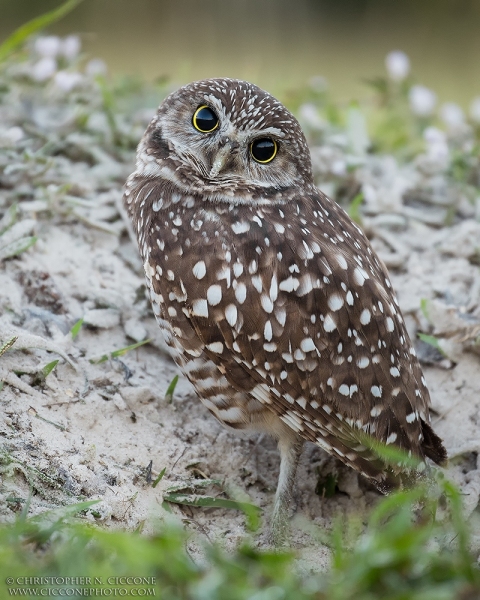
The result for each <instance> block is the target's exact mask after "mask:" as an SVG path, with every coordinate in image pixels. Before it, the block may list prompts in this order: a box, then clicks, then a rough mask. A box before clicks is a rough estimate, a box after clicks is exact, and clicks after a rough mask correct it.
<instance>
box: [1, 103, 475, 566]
mask: <svg viewBox="0 0 480 600" xmlns="http://www.w3.org/2000/svg"><path fill="white" fill-rule="evenodd" d="M5 110H6V109H4V113H5ZM42 118H44V116H42ZM39 119H40V117H38V119H37V121H38V122H37V126H38V128H41V126H43V125H42V123H43V122H40V121H41V120H39ZM142 119H143V120H142ZM16 122H17V123H18V121H16ZM38 123H40V124H38ZM144 124H145V117H144V116H143V117H142V118H139V119H138V120H137V123H136V127H137V129H135V130H134V134H132V135H138V134H139V132H141V129H142V127H144ZM12 126H13V123H12ZM63 126H65V125H63ZM66 127H67V133H65V132H63V133H62V132H61V131H60V132H57V133H58V139H64V140H67V141H66V142H65V144H66V146H68V144H70V146H68V148H69V149H68V151H67V150H65V147H64V149H63V150H60V151H59V152H58V154H57V155H55V156H60V158H55V159H53V160H55V161H56V162H54V165H53V167H52V170H51V171H50V172H49V173H53V174H51V175H48V176H45V175H43V174H42V175H37V180H35V177H34V176H33V175H31V172H32V171H35V169H36V168H37V166H38V165H37V163H36V162H35V161H33V163H31V164H29V166H28V169H29V176H28V177H27V176H24V177H23V178H20V176H17V175H15V172H10V171H9V170H8V169H7V168H6V165H7V163H8V160H9V159H8V153H9V152H10V153H12V152H16V150H15V144H17V145H18V144H21V143H22V142H21V141H20V142H17V141H15V140H14V142H12V143H10V142H8V143H4V148H6V150H5V152H6V156H7V159H5V160H4V162H3V164H2V165H1V167H2V169H3V170H2V171H0V173H2V175H1V177H0V210H1V213H0V214H2V213H5V212H6V210H7V207H8V206H10V205H11V204H12V202H13V199H15V200H16V201H17V202H18V203H19V210H20V217H21V219H20V221H19V223H21V224H23V225H22V226H23V227H24V230H25V232H29V231H32V232H35V235H36V236H37V237H38V241H37V242H36V244H35V245H34V246H33V247H32V248H30V249H29V250H27V251H26V252H23V253H22V254H20V255H19V256H17V257H13V258H8V259H6V260H4V261H3V262H2V263H0V264H1V267H0V314H1V316H0V340H1V341H3V342H5V341H6V340H7V339H10V338H11V337H12V336H17V340H16V342H15V344H14V345H13V347H12V348H11V349H10V350H8V351H7V352H6V353H5V354H4V355H3V356H1V357H0V375H1V378H2V379H3V381H4V382H5V383H4V386H3V389H2V391H1V392H0V411H1V415H2V419H1V421H0V436H1V437H0V441H1V452H2V454H1V455H0V456H1V458H0V477H1V479H0V519H1V520H2V521H11V520H13V519H14V518H15V515H16V513H18V511H19V510H21V508H22V506H23V505H24V503H25V501H26V500H27V498H28V496H29V493H30V491H31V492H32V498H31V508H30V514H31V515H34V514H38V513H40V512H42V511H45V510H47V509H50V508H53V507H57V506H59V505H64V504H68V503H73V502H78V501H80V500H83V499H89V500H90V499H99V500H100V503H99V504H97V505H96V506H95V507H94V509H93V511H94V512H90V513H88V514H87V515H86V518H87V519H90V520H91V521H96V522H97V523H100V524H102V525H104V526H106V527H113V528H121V529H127V530H134V529H136V528H137V527H139V526H142V527H143V531H145V532H150V531H152V530H154V529H155V527H156V526H157V521H158V519H159V518H160V519H161V518H164V517H165V515H166V514H167V513H166V511H165V508H164V507H163V506H162V502H163V495H164V493H165V492H166V490H167V489H168V488H169V487H170V486H172V485H174V484H179V483H182V482H184V483H185V482H187V483H188V482H189V481H191V480H192V478H193V479H195V478H196V479H201V478H212V479H218V480H220V481H221V482H223V485H224V489H226V490H227V491H228V492H229V494H230V497H237V496H238V497H242V498H244V497H247V495H248V498H249V499H250V501H251V502H252V503H254V504H256V505H257V506H259V507H261V508H262V509H263V514H264V516H265V517H266V518H267V517H268V515H269V511H270V509H271V506H272V501H273V495H274V490H275V487H276V481H277V477H278V469H279V456H278V453H277V450H276V448H275V444H274V443H273V442H272V441H271V440H269V439H267V438H259V437H258V436H255V435H252V436H250V437H248V436H245V437H241V436H239V435H238V434H237V433H235V432H230V431H227V430H226V429H225V428H223V427H222V426H221V425H220V424H219V423H217V422H216V420H215V419H214V417H213V416H211V414H210V413H209V412H208V411H207V409H206V408H204V407H203V406H202V404H201V403H200V401H199V400H198V398H197V397H196V395H195V393H194V392H193V389H192V387H191V386H190V384H189V383H188V382H187V381H186V380H185V379H184V378H183V377H180V380H179V383H178V385H177V388H176V389H175V393H174V396H173V400H172V401H171V402H168V401H167V400H166V399H165V392H166V390H167V387H168V385H169V384H170V382H171V381H172V379H173V377H174V376H175V375H176V374H178V370H177V368H176V366H175V365H174V363H173V362H172V361H171V360H170V358H169V357H168V354H167V352H166V348H165V346H164V343H163V341H162V339H161V334H160V331H159V330H158V327H157V325H156V323H155V320H154V318H153V314H152V312H151V309H150V306H149V305H148V303H147V301H146V299H145V290H144V284H143V275H142V272H141V265H140V261H139V259H138V257H137V250H136V248H135V247H134V246H133V244H132V243H131V241H130V239H129V237H128V235H127V231H126V228H125V224H124V223H123V221H122V219H121V218H120V217H119V210H118V206H119V201H120V199H121V194H122V191H121V187H122V182H123V181H124V179H125V178H126V176H127V175H128V173H129V172H130V170H132V167H133V160H134V155H133V152H132V151H131V150H129V151H128V152H126V153H125V154H124V155H123V156H122V158H121V159H119V160H113V158H111V157H105V156H100V157H98V156H97V157H96V158H95V160H94V161H92V160H86V159H85V156H83V155H82V153H81V152H79V153H77V154H75V152H74V150H72V147H73V148H77V149H78V148H83V149H84V147H85V140H83V141H82V140H80V141H79V140H78V139H77V138H75V137H74V136H75V131H74V127H73V125H72V124H68V119H67V125H66ZM68 127H70V129H68ZM99 127H100V129H101V127H103V125H102V124H101V125H99ZM92 128H93V129H94V126H93V125H92ZM23 131H24V135H23V137H22V139H23V140H24V141H25V140H27V139H30V138H31V137H32V136H34V134H31V133H29V130H28V129H27V128H26V127H24V130H23ZM78 135H80V134H78ZM62 136H63V138H62ZM65 136H66V137H65ZM10 137H11V138H12V137H13V136H10ZM10 141H11V140H10ZM9 144H10V145H9ZM75 144H76V146H75ZM327 150H328V148H327ZM19 152H20V150H19ZM332 152H334V151H333V150H332ZM10 156H11V155H10ZM16 156H17V157H18V156H19V154H17V155H16ZM313 156H314V164H315V168H316V172H317V176H318V179H319V181H320V182H322V180H323V178H324V175H325V170H328V165H327V166H325V165H326V164H327V163H328V160H330V158H331V157H330V155H328V152H327V151H326V150H325V148H324V149H322V148H321V147H316V148H313ZM388 160H389V161H391V160H393V159H391V158H388ZM59 161H60V162H59ZM62 161H63V162H62ZM92 162H93V166H92ZM389 165H390V162H389V163H388V164H387V165H386V166H385V165H383V166H382V165H381V164H380V167H379V163H378V162H377V163H375V164H374V163H373V161H372V162H371V163H368V162H367V163H366V166H365V167H364V168H363V170H362V169H360V170H359V171H358V172H357V175H356V177H357V183H358V184H359V185H360V186H363V189H364V190H365V191H366V192H367V193H366V203H365V207H364V208H365V211H364V217H363V226H364V228H365V230H366V231H367V233H368V235H369V236H370V237H371V239H372V241H373V244H374V246H375V248H376V249H377V250H378V252H379V253H380V255H381V256H382V258H383V259H384V260H385V262H386V263H387V265H388V266H389V267H390V271H391V276H392V280H393V283H394V286H395V288H396V290H397V292H398V296H399V301H400V305H401V307H402V310H403V312H404V315H405V318H406V320H407V324H408V328H409V330H410V333H411V335H412V336H413V337H416V334H417V331H418V330H420V331H423V332H425V333H429V334H432V335H435V336H436V338H437V339H438V340H439V344H440V346H441V348H442V349H443V351H444V353H445V354H446V356H444V355H443V354H442V353H440V352H439V351H438V350H435V349H434V348H432V346H430V345H428V344H426V343H424V342H421V341H418V343H417V350H418V353H419V355H420V357H421V360H422V362H423V366H424V370H425V376H426V379H427V382H428V385H429V388H430V390H431V395H432V402H433V406H432V409H433V413H432V415H433V416H432V420H433V424H434V427H435V430H436V431H437V433H438V434H439V435H440V436H441V437H442V438H443V439H444V441H445V445H446V447H447V449H448V452H449V455H450V457H451V461H450V466H449V468H448V475H449V476H450V477H451V478H452V479H453V480H454V481H455V482H456V483H457V484H458V485H459V486H460V488H461V489H462V491H463V493H464V494H465V495H464V499H465V510H466V512H467V514H470V513H472V512H473V511H475V510H476V508H477V505H478V501H479V494H480V463H479V462H478V461H479V459H478V452H479V449H480V430H479V425H480V423H479V419H480V412H479V405H480V377H479V371H480V350H479V336H480V304H479V298H480V268H479V262H480V261H479V256H480V255H479V247H480V223H479V220H478V217H479V214H480V211H478V207H477V208H475V206H470V207H469V208H465V207H464V206H463V205H462V204H461V203H460V205H459V206H458V205H457V207H456V212H455V215H454V218H453V219H452V223H453V224H451V225H449V226H447V227H439V226H438V225H437V224H435V223H434V226H432V225H431V224H429V223H428V219H424V218H417V217H418V214H417V213H419V211H420V210H421V209H422V207H420V208H418V206H415V202H413V203H412V202H410V201H409V198H410V199H411V197H412V194H410V196H409V193H408V191H409V189H410V188H411V189H418V187H419V186H421V185H427V184H426V183H425V182H426V181H427V179H428V181H427V183H428V182H431V177H433V175H431V174H429V175H428V177H427V176H425V177H426V179H425V181H423V183H422V182H420V183H419V182H418V181H414V182H413V183H410V184H409V183H408V181H407V184H405V186H404V188H405V189H403V188H402V189H401V190H400V192H399V193H398V194H397V195H396V196H395V194H394V192H395V190H396V189H397V188H395V186H391V185H390V184H389V182H388V177H391V174H389V173H390V172H389V168H390V167H389ZM401 172H402V171H401V169H400V167H398V169H397V171H395V173H397V175H398V173H400V174H401ZM42 173H43V172H42ZM99 173H100V174H99ZM374 175H375V177H376V179H375V182H377V183H375V182H374V183H375V185H376V188H375V189H376V190H377V192H378V193H377V194H373V193H371V188H372V185H374V184H372V177H374ZM397 175H394V176H395V177H397ZM39 177H43V180H42V185H43V187H41V188H40V187H38V185H37V183H36V181H37V182H38V178H39ZM45 177H46V179H45ZM49 177H50V179H49ZM382 177H383V179H382ZM385 178H387V181H386V182H385ZM429 178H430V179H429ZM64 181H70V183H71V185H72V186H73V187H72V188H70V190H69V192H68V193H69V194H70V195H72V194H73V195H74V196H75V197H76V198H84V199H87V200H88V201H89V202H90V204H88V206H85V207H82V206H81V207H80V208H79V209H78V210H77V212H72V211H67V210H63V208H64V204H62V202H63V200H62V198H63V196H64V195H65V191H62V189H61V184H62V182H64ZM72 182H73V183H72ZM378 182H380V183H378ZM375 185H374V187H375ZM22 186H23V187H22ZM368 186H370V188H369V187H368ZM382 186H383V187H382ZM325 189H327V190H328V189H331V188H329V187H328V183H326V184H325ZM382 189H385V190H387V191H386V192H385V196H384V198H385V202H384V203H383V204H382V201H381V199H382V196H381V194H380V192H381V191H382ZM397 191H398V190H397ZM413 197H414V199H415V196H413ZM378 198H380V200H379V199H378ZM42 202H43V204H42ZM62 207H63V208H62ZM427 208H428V207H427ZM422 210H423V209H422ZM429 210H430V209H426V212H425V214H429V212H428V211H429ZM433 210H435V211H438V210H442V207H441V208H440V209H438V207H434V208H433ZM415 211H417V212H415ZM476 211H477V212H476ZM79 215H81V218H80V217H79ZM425 221H427V222H425ZM99 224H100V226H99ZM0 229H1V228H0ZM0 239H1V238H0ZM0 246H1V244H0ZM422 299H424V300H425V301H424V302H423V305H422V306H423V310H422V309H421V301H422ZM81 318H83V319H84V324H83V326H82V328H81V330H80V332H79V334H78V336H77V337H76V338H75V339H72V336H71V334H70V333H69V331H70V329H71V327H72V326H73V325H74V324H75V323H76V321H77V320H78V319H81ZM144 339H150V340H151V341H150V343H149V344H147V345H145V346H142V347H140V348H138V349H136V350H132V351H130V352H128V353H127V354H125V355H124V356H121V357H118V358H110V359H108V360H106V361H104V362H101V363H92V362H91V360H94V359H98V358H99V357H101V356H102V355H103V354H108V353H110V352H111V351H114V350H118V349H120V348H123V347H125V346H127V345H129V344H133V343H135V342H138V341H141V340H144ZM55 359H59V363H58V365H57V367H56V368H55V369H54V371H53V372H52V373H50V374H49V375H48V376H47V378H46V380H45V379H43V380H42V378H41V377H39V375H38V372H39V371H40V370H41V369H42V368H43V367H44V366H45V365H46V364H48V363H50V362H51V361H53V360H55ZM149 465H151V467H149ZM162 469H165V476H164V477H163V479H162V480H161V481H160V483H159V484H158V485H157V486H156V487H153V485H152V481H154V480H155V479H156V478H157V477H158V475H159V473H160V472H161V471H162ZM329 474H334V475H335V476H337V477H338V485H337V490H336V492H335V494H334V495H333V496H332V497H329V498H322V497H320V496H319V495H317V494H316V493H315V489H316V486H317V482H318V481H319V480H325V478H326V477H327V476H328V475H329ZM202 493H207V494H209V495H214V496H218V495H221V494H222V488H221V487H218V486H217V487H215V486H213V487H211V488H208V489H207V491H203V492H202ZM379 497H380V496H379V494H378V493H377V492H376V491H375V490H373V489H372V488H371V487H370V486H369V485H368V484H367V483H366V482H365V481H362V480H360V479H359V477H358V476H357V475H356V474H355V473H354V472H353V471H351V470H350V469H348V468H346V467H344V466H343V465H341V464H339V463H338V462H337V461H335V460H333V459H331V458H330V457H328V456H327V455H326V454H325V453H324V452H323V451H321V450H320V449H319V448H317V447H315V446H313V445H306V446H305V451H304V454H303V457H302V460H301V465H300V468H299V470H298V475H297V492H296V517H295V519H294V522H293V538H292V545H293V546H294V547H296V548H298V549H299V551H300V553H301V555H302V556H303V557H304V559H305V560H306V563H305V564H307V566H311V567H312V568H315V569H318V568H324V567H325V565H327V564H328V556H329V555H328V550H327V548H326V547H324V546H322V545H321V544H320V543H318V542H315V541H314V539H313V537H312V536H311V535H309V534H308V533H306V532H305V527H306V526H305V523H314V524H315V525H316V526H317V527H318V528H319V530H320V531H321V532H322V531H326V530H329V529H330V528H331V527H332V524H333V521H334V519H336V518H339V517H340V518H342V517H343V516H345V517H346V516H348V515H352V514H358V513H360V514H362V513H364V512H365V511H366V509H368V508H369V507H370V506H372V505H373V504H374V503H375V502H377V501H378V499H379ZM171 510H172V512H173V513H174V514H175V515H177V517H178V518H180V519H182V520H183V521H184V523H185V527H186V528H187V529H188V530H189V531H191V532H192V534H193V533H194V532H195V536H193V535H192V544H195V543H196V542H195V541H194V538H196V537H197V536H199V537H200V538H201V539H204V540H206V541H207V542H208V541H209V540H219V541H221V543H222V544H223V545H224V546H225V547H226V548H231V547H233V546H234V545H236V544H238V542H239V541H240V540H241V539H243V538H244V537H245V536H246V535H249V534H248V532H247V530H246V526H245V517H244V515H243V514H242V513H241V512H239V511H235V510H226V509H204V508H196V507H195V508H192V507H187V506H176V505H175V506H174V505H171ZM265 520H266V519H264V521H265ZM475 536H476V537H475ZM255 539H256V542H257V543H258V544H259V545H260V546H264V545H265V543H266V542H265V533H264V532H263V531H261V532H260V533H257V534H256V538H255ZM475 540H476V542H478V543H476V547H477V549H478V548H480V532H479V533H478V535H477V534H475V533H474V541H475Z"/></svg>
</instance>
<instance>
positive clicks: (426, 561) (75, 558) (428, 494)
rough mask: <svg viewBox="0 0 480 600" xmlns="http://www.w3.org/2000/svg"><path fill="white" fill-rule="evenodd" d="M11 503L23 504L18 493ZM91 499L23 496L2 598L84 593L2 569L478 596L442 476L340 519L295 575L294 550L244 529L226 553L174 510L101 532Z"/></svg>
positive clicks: (231, 596) (254, 594)
mask: <svg viewBox="0 0 480 600" xmlns="http://www.w3.org/2000/svg"><path fill="white" fill-rule="evenodd" d="M11 502H12V503H14V502H17V503H18V505H20V506H21V505H22V502H20V499H18V498H12V499H11ZM94 505H95V502H84V503H81V504H77V505H73V506H69V507H64V508H61V509H57V510H53V511H50V512H46V513H43V514H42V515H41V516H39V517H31V518H27V517H26V513H27V511H28V501H27V502H25V503H23V510H22V511H21V512H20V514H19V515H18V517H17V520H16V521H15V522H14V523H12V524H10V525H4V526H2V527H1V528H0V597H2V598H6V597H8V591H7V589H8V588H9V587H10V588H14V587H17V588H20V587H21V588H23V589H27V588H28V587H31V588H36V589H37V590H40V589H41V588H47V587H56V588H60V587H63V588H70V589H71V590H73V591H68V597H71V598H80V597H82V596H81V595H78V594H76V593H75V591H74V588H75V587H77V588H79V587H80V588H81V587H82V586H78V585H77V586H75V585H73V584H72V585H63V586H61V585H57V586H52V585H50V586H48V585H43V586H42V585H36V586H35V585H19V584H18V585H17V584H15V583H14V584H12V585H11V586H8V585H7V584H6V583H5V582H6V579H7V578H8V577H10V578H12V579H13V580H14V582H15V581H16V580H17V578H20V577H26V576H28V577H49V576H50V577H52V576H57V577H62V578H66V577H80V576H82V577H89V578H90V579H91V584H87V585H84V586H83V587H88V588H97V589H99V590H102V589H103V590H105V589H106V588H123V589H129V590H131V589H132V588H135V589H136V591H137V592H138V590H139V589H140V588H142V590H144V589H151V590H155V596H156V597H158V598H164V599H166V600H174V599H175V600H177V599H183V598H185V599H189V600H190V599H191V600H203V599H209V600H210V599H212V600H213V599H218V600H237V599H238V600H240V599H242V600H243V599H245V600H246V599H252V600H253V599H255V600H260V599H261V600H267V599H272V600H275V599H277V598H278V599H280V598H292V599H295V600H297V599H298V600H303V599H305V600H306V599H318V600H327V599H328V600H455V599H458V600H468V599H472V600H473V599H475V598H478V597H480V571H479V569H478V568H477V566H476V564H475V561H474V559H473V557H472V555H471V554H470V551H469V543H470V539H469V531H470V525H469V523H468V522H467V521H466V520H465V519H464V518H463V516H462V507H461V495H460V493H459V492H458V490H457V489H456V488H455V487H454V486H453V485H452V484H451V483H449V482H447V481H445V480H442V479H439V481H438V483H436V484H430V485H429V486H427V485H425V486H419V487H416V488H414V489H412V490H408V491H400V492H397V493H395V494H393V495H391V496H390V497H388V498H385V499H383V500H382V501H380V502H379V504H378V506H377V507H376V509H375V510H374V511H373V512H372V514H371V515H370V517H369V519H368V523H367V525H366V527H364V526H363V524H362V523H361V522H355V521H354V520H353V519H352V520H350V521H349V522H348V523H347V525H341V524H340V523H339V524H338V526H337V527H336V528H335V530H334V532H333V533H332V534H330V535H329V536H327V537H328V538H329V546H330V547H331V548H332V561H331V564H332V567H331V570H330V571H329V572H328V573H324V574H319V573H311V574H303V575H300V574H299V572H298V569H297V568H296V556H295V553H294V552H274V551H266V550H258V549H256V548H255V547H254V540H250V541H248V538H247V541H246V542H245V543H244V544H242V545H241V546H240V547H239V548H237V549H236V550H235V551H234V552H232V553H226V552H225V551H224V550H223V549H222V548H221V546H220V544H219V543H215V544H208V545H207V544H203V543H202V542H201V541H200V540H198V539H196V538H193V539H192V538H191V537H189V536H188V534H187V533H186V531H185V530H184V528H183V527H182V526H181V525H180V524H179V523H177V522H176V521H174V520H173V519H172V520H171V521H170V522H163V523H159V524H158V530H157V532H156V533H155V534H154V535H149V536H145V535H142V534H141V533H139V532H138V531H137V532H133V533H127V532H118V531H117V532H113V531H105V530H103V529H102V528H101V527H97V526H95V525H92V524H87V523H86V522H85V517H84V516H83V517H82V516H81V515H82V514H83V515H85V514H86V513H88V512H89V511H90V514H92V513H93V514H95V510H94ZM196 510H201V509H196ZM75 514H76V515H77V517H76V518H74V517H73V515H75ZM212 518H213V517H212ZM362 530H363V531H362ZM359 532H360V533H359ZM195 545H196V546H197V547H200V548H201V556H202V560H200V561H196V560H193V559H192V554H191V552H192V548H193V546H195ZM122 576H135V577H139V578H142V577H143V578H147V579H145V580H144V581H147V582H149V583H141V584H137V585H134V584H132V585H130V586H128V585H121V584H115V583H113V584H109V583H108V579H109V578H111V577H122ZM19 581H21V580H19ZM110 581H114V582H115V581H119V580H110ZM153 582H154V583H153ZM64 593H65V595H67V592H64ZM118 593H120V592H117V594H118ZM142 593H143V592H142ZM92 595H93V592H92ZM152 595H153V592H152ZM24 597H27V598H28V597H34V596H28V595H27V596H24Z"/></svg>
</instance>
